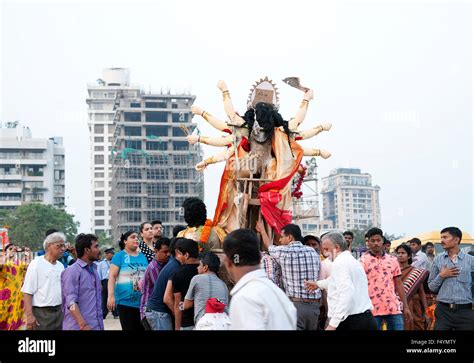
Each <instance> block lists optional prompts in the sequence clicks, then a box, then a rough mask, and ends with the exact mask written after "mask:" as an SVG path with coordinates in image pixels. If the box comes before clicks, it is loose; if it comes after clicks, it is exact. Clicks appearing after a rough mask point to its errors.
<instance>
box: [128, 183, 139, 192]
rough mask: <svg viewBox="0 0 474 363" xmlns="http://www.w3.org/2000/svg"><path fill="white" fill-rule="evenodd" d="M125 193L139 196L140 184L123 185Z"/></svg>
mask: <svg viewBox="0 0 474 363" xmlns="http://www.w3.org/2000/svg"><path fill="white" fill-rule="evenodd" d="M124 189H125V192H126V193H127V194H140V193H141V192H142V185H141V183H125V188H124Z"/></svg>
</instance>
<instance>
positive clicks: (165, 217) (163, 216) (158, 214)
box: [146, 211, 171, 222]
mask: <svg viewBox="0 0 474 363" xmlns="http://www.w3.org/2000/svg"><path fill="white" fill-rule="evenodd" d="M146 217H147V218H146V219H147V220H148V221H152V220H155V219H158V220H160V221H162V222H170V218H171V212H169V211H152V212H147V214H146Z"/></svg>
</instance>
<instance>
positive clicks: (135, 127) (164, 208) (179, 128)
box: [111, 94, 204, 238]
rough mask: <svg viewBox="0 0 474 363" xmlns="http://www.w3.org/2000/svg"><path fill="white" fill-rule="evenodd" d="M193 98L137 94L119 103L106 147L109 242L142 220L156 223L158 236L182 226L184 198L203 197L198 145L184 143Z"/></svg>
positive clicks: (191, 129)
mask: <svg viewBox="0 0 474 363" xmlns="http://www.w3.org/2000/svg"><path fill="white" fill-rule="evenodd" d="M194 99H195V96H192V95H186V94H146V95H145V94H142V95H141V96H140V97H138V98H136V99H133V100H132V99H130V100H127V99H121V100H120V114H119V117H118V121H117V123H116V128H115V133H114V140H115V142H114V146H113V149H112V163H113V174H112V211H111V216H112V225H113V233H112V235H113V236H114V238H118V237H119V236H120V234H121V233H124V232H126V231H128V230H135V231H136V230H138V226H139V224H140V223H141V222H144V221H150V222H151V221H153V220H160V221H161V222H163V228H164V234H165V235H167V236H169V235H171V230H172V228H173V227H174V226H175V225H177V224H183V223H184V219H183V212H182V208H181V205H182V203H183V201H184V199H185V198H187V197H198V198H201V199H204V182H203V176H202V173H200V172H198V171H196V170H195V169H194V165H195V164H197V163H198V162H199V161H200V160H201V159H202V151H201V147H200V146H199V145H189V143H188V142H187V140H186V135H187V134H188V133H191V132H192V131H193V130H194V128H195V126H196V125H195V124H193V123H191V119H192V113H191V105H192V104H193V102H194Z"/></svg>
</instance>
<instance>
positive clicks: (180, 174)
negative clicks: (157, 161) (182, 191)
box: [173, 168, 190, 179]
mask: <svg viewBox="0 0 474 363" xmlns="http://www.w3.org/2000/svg"><path fill="white" fill-rule="evenodd" d="M189 177H190V174H189V169H182V168H180V169H175V170H174V171H173V178H174V179H189Z"/></svg>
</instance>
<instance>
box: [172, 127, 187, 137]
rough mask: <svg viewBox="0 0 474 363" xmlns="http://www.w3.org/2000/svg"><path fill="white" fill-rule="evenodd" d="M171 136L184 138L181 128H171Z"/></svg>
mask: <svg viewBox="0 0 474 363" xmlns="http://www.w3.org/2000/svg"><path fill="white" fill-rule="evenodd" d="M173 136H174V137H185V136H186V134H185V133H184V131H183V130H182V129H181V128H179V127H173Z"/></svg>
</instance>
